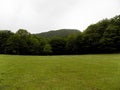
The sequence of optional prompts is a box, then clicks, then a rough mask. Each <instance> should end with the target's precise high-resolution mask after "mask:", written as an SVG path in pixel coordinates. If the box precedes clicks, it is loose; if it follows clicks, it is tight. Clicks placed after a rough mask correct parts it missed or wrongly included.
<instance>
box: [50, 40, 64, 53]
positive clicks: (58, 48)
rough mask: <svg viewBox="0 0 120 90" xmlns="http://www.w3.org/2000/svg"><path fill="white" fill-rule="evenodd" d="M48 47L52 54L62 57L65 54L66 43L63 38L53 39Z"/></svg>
mask: <svg viewBox="0 0 120 90" xmlns="http://www.w3.org/2000/svg"><path fill="white" fill-rule="evenodd" d="M50 45H51V47H52V51H53V54H56V55H63V54H66V52H65V51H66V48H65V46H66V41H65V39H63V38H54V39H52V40H51V41H50Z"/></svg>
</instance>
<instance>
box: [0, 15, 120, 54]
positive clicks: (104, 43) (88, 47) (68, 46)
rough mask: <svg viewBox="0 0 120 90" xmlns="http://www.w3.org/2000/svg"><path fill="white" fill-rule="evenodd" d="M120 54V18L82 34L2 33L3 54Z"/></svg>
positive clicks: (100, 23)
mask: <svg viewBox="0 0 120 90" xmlns="http://www.w3.org/2000/svg"><path fill="white" fill-rule="evenodd" d="M91 53H120V15H118V16H115V17H113V18H111V19H103V20H101V21H99V22H97V23H96V24H92V25H90V26H88V27H87V29H86V30H84V31H83V32H80V31H79V30H76V29H75V30H74V29H61V30H58V31H50V32H46V33H45V32H44V33H39V34H30V33H29V32H28V31H27V30H25V29H19V30H18V31H17V32H16V33H13V32H11V31H9V30H0V54H15V55H73V54H91Z"/></svg>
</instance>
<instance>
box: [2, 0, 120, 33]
mask: <svg viewBox="0 0 120 90" xmlns="http://www.w3.org/2000/svg"><path fill="white" fill-rule="evenodd" d="M119 14H120V0H0V30H11V31H13V32H15V31H17V30H18V29H20V28H23V29H27V30H28V31H29V32H31V33H39V32H45V31H49V30H56V29H62V28H70V29H79V30H81V31H83V30H84V29H86V28H87V26H88V25H90V24H92V23H96V22H98V21H99V20H102V19H104V18H111V17H114V16H115V15H119Z"/></svg>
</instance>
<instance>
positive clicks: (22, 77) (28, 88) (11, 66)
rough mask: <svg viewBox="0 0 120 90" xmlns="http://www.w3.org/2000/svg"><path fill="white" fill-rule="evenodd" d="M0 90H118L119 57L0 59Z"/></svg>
mask: <svg viewBox="0 0 120 90" xmlns="http://www.w3.org/2000/svg"><path fill="white" fill-rule="evenodd" d="M0 90H120V54H106V55H75V56H72V55H71V56H14V55H13V56H12V55H0Z"/></svg>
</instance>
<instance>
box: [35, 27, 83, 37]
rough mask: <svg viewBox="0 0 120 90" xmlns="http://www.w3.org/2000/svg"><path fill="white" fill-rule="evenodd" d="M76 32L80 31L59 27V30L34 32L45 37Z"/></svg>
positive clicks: (63, 35)
mask: <svg viewBox="0 0 120 90" xmlns="http://www.w3.org/2000/svg"><path fill="white" fill-rule="evenodd" d="M78 33H81V32H80V31H79V30H77V29H60V30H52V31H48V32H42V33H39V34H35V35H37V36H42V37H46V38H54V37H66V36H69V35H76V34H78Z"/></svg>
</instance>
